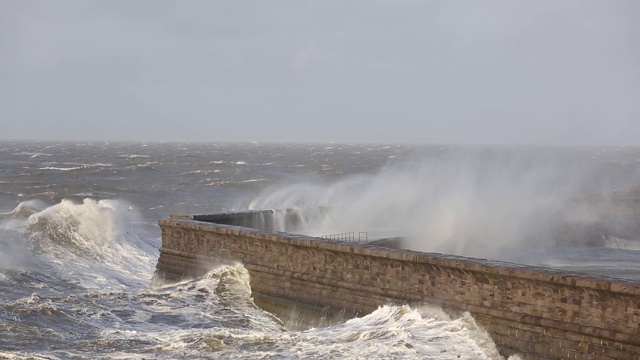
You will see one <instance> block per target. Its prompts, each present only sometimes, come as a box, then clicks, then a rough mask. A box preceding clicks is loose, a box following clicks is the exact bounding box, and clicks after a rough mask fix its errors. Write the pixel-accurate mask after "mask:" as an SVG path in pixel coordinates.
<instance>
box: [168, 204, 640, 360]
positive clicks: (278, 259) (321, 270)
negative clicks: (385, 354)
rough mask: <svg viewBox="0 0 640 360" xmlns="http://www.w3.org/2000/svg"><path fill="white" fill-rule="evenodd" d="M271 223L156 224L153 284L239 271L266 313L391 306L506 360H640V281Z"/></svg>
mask: <svg viewBox="0 0 640 360" xmlns="http://www.w3.org/2000/svg"><path fill="white" fill-rule="evenodd" d="M270 214H271V213H268V212H259V211H258V212H245V213H236V214H218V215H203V216H198V215H196V216H185V217H174V218H169V219H164V220H160V221H159V225H160V227H161V229H162V248H161V249H160V257H159V260H158V264H157V272H156V274H157V275H158V276H161V277H163V278H165V279H167V280H179V279H183V278H185V277H195V276H199V275H202V274H204V273H205V272H206V271H208V270H209V269H211V267H212V266H214V265H215V264H219V263H221V262H222V263H224V262H228V261H237V262H240V263H242V264H243V265H244V267H245V268H246V269H247V270H248V271H249V274H250V279H251V280H250V282H251V289H252V296H253V297H254V300H255V301H256V303H257V304H259V305H261V306H263V305H264V307H265V308H269V307H272V306H285V307H290V306H302V307H309V308H316V309H330V310H335V311H345V312H348V313H352V314H357V315H363V314H366V313H369V312H371V311H373V310H375V309H376V308H377V307H378V306H380V305H383V304H388V303H408V304H412V305H416V304H431V305H439V306H441V307H443V308H444V309H447V310H450V311H454V312H456V311H468V312H469V313H471V314H472V315H473V317H474V318H475V320H476V322H477V323H478V324H479V325H481V326H482V327H484V328H485V329H486V330H487V332H488V333H489V334H490V335H491V337H492V339H493V340H494V342H495V343H496V345H497V346H498V349H499V350H500V351H501V353H502V354H503V355H510V354H520V356H521V357H522V358H523V359H536V360H538V359H598V360H599V359H601V360H605V359H607V360H611V359H618V360H621V359H635V360H640V283H639V282H634V281H626V280H617V279H610V278H604V277H597V276H589V275H584V274H576V273H569V272H563V271H557V270H551V269H546V268H537V267H531V266H525V265H517V264H511V263H504V262H497V261H489V260H482V259H473V258H466V257H460V256H449V255H443V254H435V253H421V252H415V251H409V250H401V249H391V248H385V247H380V246H376V245H372V244H366V243H345V242H336V241H332V240H326V239H320V238H316V237H310V236H304V235H295V234H292V233H289V232H279V231H274V230H271V229H273V228H276V227H278V226H275V225H274V224H275V223H274V220H273V219H272V220H269V219H270V218H272V216H269V215H270ZM288 216H289V217H292V218H290V219H289V220H288V221H291V222H292V224H293V225H291V226H290V227H291V228H295V227H296V225H295V224H296V221H300V219H299V218H298V220H296V218H297V217H296V216H297V215H295V214H288V215H287V213H284V218H283V217H280V220H279V221H280V222H282V221H284V222H285V223H286V222H287V217H288ZM265 219H266V220H265ZM283 219H284V220H283ZM257 223H258V224H260V225H261V226H262V227H263V228H261V229H256V228H251V227H248V226H255V225H256V224H257ZM269 224H271V227H270V226H269ZM287 231H291V230H289V229H288V230H287Z"/></svg>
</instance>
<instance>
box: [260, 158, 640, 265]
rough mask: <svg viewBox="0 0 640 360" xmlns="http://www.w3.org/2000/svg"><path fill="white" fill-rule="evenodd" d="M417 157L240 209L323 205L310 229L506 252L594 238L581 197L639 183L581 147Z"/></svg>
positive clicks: (291, 189) (594, 218) (275, 192)
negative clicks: (399, 237) (324, 207)
mask: <svg viewBox="0 0 640 360" xmlns="http://www.w3.org/2000/svg"><path fill="white" fill-rule="evenodd" d="M580 150H582V151H580ZM614 152H615V151H614ZM603 153H606V150H605V151H603ZM600 154H601V153H599V152H598V153H597V154H596V155H600ZM418 155H419V154H414V155H413V156H411V157H409V158H406V159H402V160H395V159H394V160H392V161H389V162H388V163H387V164H386V165H385V166H384V167H383V168H382V169H380V170H378V171H376V172H372V173H370V174H355V175H350V176H346V177H344V178H341V179H339V180H336V181H326V182H313V181H311V182H304V183H296V184H291V185H286V186H274V187H270V188H267V189H266V190H265V191H264V192H263V194H262V195H261V196H259V197H258V198H256V199H254V200H253V201H252V202H251V203H250V204H249V205H248V207H249V208H251V209H264V208H274V209H278V208H289V207H308V206H326V207H328V209H329V210H328V211H326V216H324V217H322V218H321V219H319V220H318V221H315V222H312V223H310V224H308V228H309V231H308V233H309V234H311V235H322V234H331V233H342V232H360V231H366V232H368V233H369V234H370V235H369V236H370V237H371V236H373V238H377V237H392V236H402V237H404V240H403V242H402V247H403V248H407V249H411V250H418V251H429V252H441V253H447V254H457V255H465V256H472V257H482V258H491V259H509V258H510V257H511V256H512V255H513V254H514V252H515V253H516V254H517V253H518V252H526V251H528V250H530V249H541V248H555V247H558V246H563V245H568V244H573V245H588V244H589V243H591V242H593V241H594V239H593V237H594V236H598V235H594V234H589V233H587V232H586V230H585V229H589V228H591V227H593V226H595V225H596V224H598V223H600V222H601V221H602V220H603V219H602V218H601V216H600V214H597V213H595V212H593V211H589V210H588V209H585V207H584V206H581V201H583V200H584V199H586V198H598V199H605V200H606V199H609V198H611V196H612V195H613V194H616V191H618V190H621V191H626V190H628V189H630V188H634V187H635V186H636V184H637V183H638V180H639V176H638V172H637V169H635V168H626V169H625V170H626V172H625V173H620V170H619V169H617V171H616V172H614V171H612V169H611V167H610V166H609V165H610V163H609V162H608V161H598V160H597V159H594V157H593V156H592V155H593V154H591V153H590V151H589V149H570V148H566V149H565V148H559V149H552V148H548V149H547V148H533V149H514V148H494V149H491V148H490V149H486V148H463V149H455V150H451V149H446V151H442V152H440V153H439V154H428V155H431V156H424V155H423V156H422V157H420V156H418ZM596 240H597V239H596ZM634 240H635V239H634ZM633 244H634V242H633V241H632V243H631V244H629V246H633Z"/></svg>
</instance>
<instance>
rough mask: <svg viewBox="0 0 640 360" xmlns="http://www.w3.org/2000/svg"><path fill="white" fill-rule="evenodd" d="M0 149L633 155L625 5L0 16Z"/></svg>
mask: <svg viewBox="0 0 640 360" xmlns="http://www.w3.org/2000/svg"><path fill="white" fill-rule="evenodd" d="M0 121H1V124H2V127H1V130H0V131H1V132H0V139H56V140H57V139H66V140H197V141H288V142H306V141H313V142H383V143H472V144H476V143H481V144H486V143H489V144H599V145H603V144H604V145H621V144H625V145H640V1H638V0H627V1H622V0H597V1H594V0H584V1H555V0H547V1H543V0H530V1H513V0H502V1H493V0H489V1H477V0H470V1H444V0H443V1H439V0H438V1H403V0H388V1H372V0H363V1H349V0H340V1H338V0H335V1H334V0H318V1H300V0H292V1H237V0H234V1H184V0H181V1H165V0H159V1H158V0H149V1H136V0H133V1H132V0H120V1H118V0H111V1H106V0H105V1H88V0H78V1H69V0H59V1H44V0H43V1H32V0H0Z"/></svg>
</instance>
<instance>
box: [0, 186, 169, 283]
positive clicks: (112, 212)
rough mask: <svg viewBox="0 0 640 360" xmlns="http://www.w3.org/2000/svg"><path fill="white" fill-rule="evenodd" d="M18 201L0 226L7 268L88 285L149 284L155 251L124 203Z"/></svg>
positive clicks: (152, 239)
mask: <svg viewBox="0 0 640 360" xmlns="http://www.w3.org/2000/svg"><path fill="white" fill-rule="evenodd" d="M47 205H48V204H46V203H45V202H43V201H39V200H29V201H25V202H22V203H20V204H19V205H18V206H17V207H16V208H15V209H14V210H13V211H12V212H11V213H9V214H5V216H3V217H2V221H1V223H0V226H1V228H0V229H1V230H2V231H3V236H2V238H1V239H0V248H2V250H4V251H3V254H4V255H3V258H4V257H6V258H10V259H11V261H8V262H7V263H8V264H9V265H10V266H5V267H7V268H14V269H19V268H21V267H24V268H29V269H32V268H33V266H34V265H36V267H38V268H40V270H41V271H45V272H47V273H49V272H53V273H54V274H59V275H61V276H64V277H67V278H74V279H77V280H78V281H80V282H81V283H83V284H84V285H89V286H103V285H104V284H106V283H110V282H114V281H115V282H116V283H120V284H131V283H132V282H138V283H148V281H149V279H150V277H151V274H152V272H153V265H154V261H155V259H156V258H157V254H158V250H157V244H156V243H155V241H156V237H151V236H150V234H149V233H148V231H149V230H148V227H146V226H144V222H143V221H142V220H141V215H140V214H138V213H137V212H136V211H135V210H134V209H132V208H131V207H130V205H129V203H127V202H126V201H124V200H94V199H90V198H87V199H84V201H82V202H80V203H78V202H74V201H72V200H66V199H65V200H62V201H61V202H60V203H58V204H54V205H50V206H47Z"/></svg>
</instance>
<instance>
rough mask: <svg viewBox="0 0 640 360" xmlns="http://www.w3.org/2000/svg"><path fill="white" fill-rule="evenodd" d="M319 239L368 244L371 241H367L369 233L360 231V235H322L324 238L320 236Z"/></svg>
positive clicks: (353, 233) (352, 233)
mask: <svg viewBox="0 0 640 360" xmlns="http://www.w3.org/2000/svg"><path fill="white" fill-rule="evenodd" d="M356 234H357V235H356ZM318 237H319V238H321V239H327V240H336V241H345V242H367V241H369V240H368V239H367V233H366V232H364V231H360V232H358V233H355V232H346V233H339V234H330V235H322V236H318Z"/></svg>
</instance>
